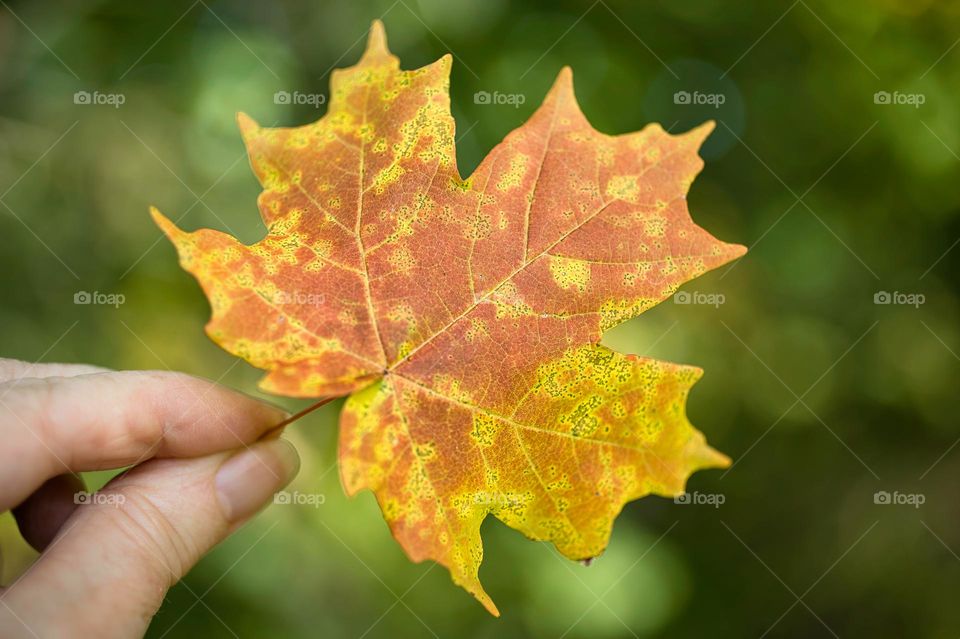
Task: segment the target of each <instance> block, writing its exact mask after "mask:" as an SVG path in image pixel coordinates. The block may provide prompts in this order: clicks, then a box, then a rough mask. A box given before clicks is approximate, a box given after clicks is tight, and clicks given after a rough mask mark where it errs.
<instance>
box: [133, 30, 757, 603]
mask: <svg viewBox="0 0 960 639" xmlns="http://www.w3.org/2000/svg"><path fill="white" fill-rule="evenodd" d="M450 67H451V57H450V56H449V55H447V56H444V57H443V58H441V59H440V60H438V61H437V62H435V63H433V64H431V65H428V66H426V67H423V68H421V69H416V70H412V71H404V70H401V69H400V67H399V61H398V59H397V58H396V57H395V56H394V55H392V54H391V53H390V52H389V51H388V49H387V45H386V38H385V35H384V30H383V26H382V24H381V23H380V22H375V23H374V24H373V26H372V28H371V32H370V37H369V41H368V44H367V48H366V51H365V53H364V54H363V57H362V58H361V60H360V62H359V63H358V64H357V65H355V66H353V67H350V68H347V69H341V70H337V71H335V72H334V73H333V76H332V79H331V100H330V107H329V111H328V113H327V114H326V115H325V116H324V117H323V118H321V119H320V120H319V121H318V122H315V123H313V124H309V125H306V126H301V127H295V128H271V129H267V128H261V127H259V126H258V125H257V124H256V123H254V122H253V120H251V119H250V118H249V117H247V116H245V115H242V114H241V115H240V116H239V118H238V120H239V125H240V129H241V132H242V134H243V137H244V140H245V142H246V145H247V148H248V152H249V156H250V161H251V164H252V166H253V169H254V171H255V173H256V175H257V177H258V178H259V180H260V182H261V183H262V185H263V189H264V190H263V192H262V193H261V195H260V198H259V208H260V211H261V214H262V217H263V220H264V222H265V224H266V225H267V227H268V229H269V231H268V233H267V236H266V237H265V238H264V239H263V240H261V241H259V242H257V243H255V244H253V245H250V246H247V245H244V244H242V243H240V242H238V241H237V240H236V239H235V238H233V237H232V236H230V235H227V234H224V233H220V232H217V231H213V230H208V229H203V230H199V231H196V232H193V233H188V232H184V231H181V230H180V229H178V228H177V227H176V226H175V225H174V224H173V223H172V222H170V221H169V220H168V219H167V218H166V217H164V216H163V215H162V214H160V213H159V212H158V211H156V210H155V209H154V210H152V214H153V216H154V218H155V220H156V221H157V223H158V224H159V225H160V227H161V228H162V229H163V230H164V232H165V233H166V234H167V235H168V236H169V237H170V239H171V240H172V241H173V243H174V244H175V245H176V247H177V250H178V252H179V257H180V262H181V264H182V266H183V267H184V268H185V269H186V270H188V271H190V272H191V273H192V274H193V275H194V276H195V277H196V278H197V280H198V281H199V283H200V285H201V286H202V288H203V290H204V292H205V293H206V295H207V297H208V298H209V300H210V305H211V308H212V317H211V319H210V322H209V323H208V324H207V327H206V328H207V332H208V334H209V335H210V337H211V338H212V339H213V340H214V341H215V342H217V343H218V344H219V345H220V346H222V347H223V348H224V349H226V350H227V351H229V352H231V353H233V354H235V355H238V356H240V357H242V358H244V359H246V360H247V361H248V362H250V363H251V364H253V365H254V366H257V367H259V368H262V369H265V370H266V371H268V373H267V375H266V376H265V377H264V378H263V380H262V381H261V387H262V388H263V389H264V390H266V391H269V392H272V393H277V394H281V395H287V396H295V397H329V396H342V395H347V394H351V395H350V397H349V399H348V400H347V402H346V404H345V406H344V409H343V411H342V414H341V417H340V443H339V459H340V473H341V479H342V482H343V485H344V487H345V489H346V492H347V493H348V494H350V495H353V494H355V493H357V492H358V491H360V490H362V489H370V490H372V491H373V492H374V493H375V495H376V498H377V500H378V502H379V504H380V507H381V509H382V511H383V515H384V517H385V519H386V520H387V522H388V523H389V525H390V528H391V530H392V532H393V535H394V537H395V538H396V539H397V541H399V543H400V544H401V546H402V547H403V549H404V550H405V551H406V553H407V554H408V555H409V556H410V558H411V559H413V560H414V561H422V560H424V559H432V560H435V561H437V562H439V563H440V564H442V565H444V566H446V567H447V568H448V569H449V571H450V574H451V576H452V578H453V581H454V582H456V583H457V584H459V585H461V586H462V587H464V588H465V589H466V590H467V591H469V592H470V593H472V594H473V595H474V596H475V597H476V598H477V599H478V600H479V601H480V602H481V603H482V604H483V605H484V606H486V608H487V609H488V610H489V611H490V612H491V613H493V614H499V613H498V612H497V608H496V607H495V606H494V604H493V602H492V601H491V599H490V597H489V596H488V595H487V594H486V592H484V590H483V588H482V586H481V585H480V581H479V579H478V570H479V566H480V563H481V560H482V556H483V547H482V544H481V539H480V525H481V523H482V522H483V520H484V518H485V517H486V516H487V515H488V514H493V515H494V516H496V517H497V518H498V519H500V520H501V521H503V522H504V523H506V524H507V525H509V526H511V527H513V528H515V529H517V530H519V531H521V532H522V533H524V534H525V535H527V536H528V537H530V538H531V539H534V540H547V541H550V542H552V543H553V544H554V545H555V546H556V548H557V549H558V550H559V551H560V552H561V553H563V554H564V555H565V556H567V557H569V558H570V559H574V560H583V559H588V558H592V557H595V556H597V555H599V554H600V553H601V552H602V551H603V550H604V548H605V547H606V545H607V542H608V540H609V537H610V532H611V528H612V525H613V520H614V519H615V518H616V516H617V515H618V514H619V512H620V510H621V509H622V508H623V506H624V504H625V503H626V502H628V501H631V500H634V499H637V498H639V497H642V496H645V495H649V494H657V495H663V496H676V495H679V494H681V493H682V492H683V490H684V486H685V483H686V480H687V478H688V477H689V475H690V474H691V473H692V472H694V471H695V470H697V469H702V468H709V467H722V466H725V465H727V464H728V463H729V460H728V459H727V458H726V457H725V456H723V455H722V454H720V453H718V452H716V451H715V450H713V449H712V448H710V447H709V446H708V445H707V444H706V442H705V439H704V437H703V435H702V434H701V433H700V432H699V431H697V430H695V429H694V428H693V427H692V426H691V424H690V423H689V421H688V420H687V418H686V414H685V404H686V397H687V393H688V391H689V389H690V387H691V386H692V385H693V383H694V382H695V381H696V380H697V379H698V378H699V376H700V374H701V371H700V370H699V369H697V368H694V367H690V366H681V365H677V364H671V363H666V362H659V361H655V360H652V359H647V358H642V357H637V356H633V355H622V354H620V353H617V352H614V351H612V350H610V349H608V348H606V347H604V346H601V345H599V341H600V338H601V335H602V333H603V331H604V330H605V329H607V328H609V327H611V326H613V325H615V324H617V323H619V322H622V321H623V320H625V319H628V318H630V317H633V316H635V315H637V314H639V313H641V312H643V311H644V310H646V309H648V308H650V307H651V306H653V305H655V304H657V303H658V302H660V301H662V300H663V299H665V298H667V297H668V296H670V295H672V294H673V292H674V291H675V290H676V289H677V287H678V286H679V285H680V284H682V283H683V282H686V281H688V280H690V279H691V278H693V277H696V276H697V275H699V274H701V273H703V272H705V271H706V270H709V269H711V268H715V267H717V266H719V265H721V264H723V263H725V262H728V261H729V260H731V259H733V258H735V257H737V256H739V255H741V254H742V253H743V252H744V250H745V249H744V248H743V247H741V246H737V245H731V244H725V243H723V242H720V241H719V240H717V239H715V238H714V237H712V236H711V235H710V234H708V233H707V232H706V231H704V230H703V229H701V228H700V227H698V226H697V225H695V224H694V223H693V221H692V220H691V219H690V215H689V212H688V210H687V203H686V193H687V190H688V189H689V187H690V184H691V182H692V180H693V178H694V176H695V175H696V174H697V173H698V172H699V171H700V169H701V168H702V166H703V162H702V161H701V159H700V158H699V156H698V155H697V151H698V149H699V147H700V145H701V143H702V142H703V140H704V138H705V137H706V136H707V135H708V134H709V132H710V131H711V129H712V124H707V125H704V126H701V127H699V128H697V129H694V130H692V131H690V132H688V133H685V134H682V135H670V134H668V133H666V132H665V131H664V130H663V129H662V128H661V127H660V126H658V125H655V124H652V125H650V126H647V127H646V128H644V129H643V130H642V131H639V132H637V133H630V134H626V135H618V136H608V135H604V134H602V133H599V132H598V131H596V130H594V129H593V127H592V126H591V125H590V124H589V122H588V121H587V120H586V118H585V116H584V115H583V114H582V113H581V111H580V109H579V107H578V106H577V103H576V99H575V98H574V94H573V83H572V74H571V71H570V70H569V68H565V69H563V70H562V71H561V72H560V75H559V77H558V78H557V81H556V83H555V84H554V86H553V88H552V89H551V90H550V92H549V94H548V95H547V97H546V98H545V100H544V102H543V105H542V106H541V107H540V108H539V109H538V110H537V111H536V113H535V114H534V115H533V116H532V117H531V118H530V120H529V121H528V122H527V123H526V124H524V125H523V126H521V127H520V128H518V129H516V130H515V131H513V132H512V133H510V134H509V135H508V136H507V137H506V139H505V140H504V141H503V142H502V143H501V144H499V145H498V146H497V147H496V148H495V149H493V151H491V153H490V154H489V155H488V156H487V157H486V158H485V159H484V160H483V162H482V163H481V164H480V166H479V167H478V168H477V169H476V171H474V173H473V175H471V176H470V177H468V178H462V177H461V176H460V174H459V172H458V170H457V165H456V154H455V148H454V121H453V118H452V116H451V114H450V99H449V90H448V89H449V73H450Z"/></svg>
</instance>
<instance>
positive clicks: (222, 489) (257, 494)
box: [215, 439, 300, 523]
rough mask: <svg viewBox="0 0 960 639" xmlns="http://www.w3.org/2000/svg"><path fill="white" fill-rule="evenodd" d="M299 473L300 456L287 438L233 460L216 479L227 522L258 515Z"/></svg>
mask: <svg viewBox="0 0 960 639" xmlns="http://www.w3.org/2000/svg"><path fill="white" fill-rule="evenodd" d="M299 470H300V456H299V455H297V451H296V449H295V448H294V447H293V444H291V443H290V442H288V441H287V440H285V439H272V440H269V441H264V442H261V443H258V444H255V445H253V446H250V447H249V448H248V449H246V450H243V451H241V452H239V453H237V454H236V455H234V456H233V457H231V458H229V459H228V460H227V461H225V462H224V463H223V465H222V466H220V470H218V471H217V477H216V480H215V484H216V487H217V497H218V499H219V500H220V507H221V508H222V509H223V514H224V516H225V517H226V518H227V521H229V522H231V523H233V522H238V521H242V520H244V519H246V518H247V517H250V516H251V515H253V514H254V513H256V512H257V511H258V510H260V509H261V508H263V507H264V506H265V505H267V503H269V502H270V499H271V498H272V497H273V495H274V493H276V492H277V491H278V490H280V489H281V488H283V487H284V486H286V485H287V484H289V483H290V481H291V480H292V479H293V478H294V477H295V476H296V474H297V471H299Z"/></svg>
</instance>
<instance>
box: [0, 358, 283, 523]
mask: <svg viewBox="0 0 960 639" xmlns="http://www.w3.org/2000/svg"><path fill="white" fill-rule="evenodd" d="M285 416H286V414H285V413H284V412H283V411H282V410H280V409H278V408H275V407H273V406H269V405H267V404H265V403H263V402H260V401H258V400H256V399H254V398H252V397H249V396H247V395H243V394H242V393H238V392H236V391H232V390H229V389H227V388H224V387H222V386H220V385H218V384H215V383H214V382H211V381H208V380H204V379H199V378H196V377H191V376H189V375H185V374H182V373H165V372H159V371H120V372H107V373H94V374H87V375H78V376H75V377H48V378H43V379H22V380H20V382H19V384H18V385H17V387H16V388H15V389H14V390H13V391H12V392H10V393H8V394H7V395H6V396H5V397H3V398H0V442H3V446H2V448H0V491H2V494H0V512H3V511H4V510H7V509H8V508H10V507H12V506H14V505H16V504H18V503H20V502H21V501H23V500H24V499H26V497H27V496H29V495H30V493H31V492H32V491H33V490H34V489H36V488H37V487H38V486H40V485H41V484H42V483H43V482H44V481H46V480H47V479H49V478H50V477H54V476H56V475H59V474H62V473H65V472H79V471H88V470H103V469H109V468H120V467H123V466H129V465H131V464H137V463H139V462H141V461H144V460H145V459H148V458H150V457H196V456H201V455H208V454H211V453H214V452H218V451H223V450H229V449H234V448H238V447H240V446H243V445H245V444H248V443H250V442H253V441H255V440H256V439H258V438H259V437H260V436H261V435H262V434H264V433H265V432H267V431H269V430H270V429H271V428H272V427H273V426H276V425H277V424H279V423H280V422H281V421H282V420H283V419H284V418H285Z"/></svg>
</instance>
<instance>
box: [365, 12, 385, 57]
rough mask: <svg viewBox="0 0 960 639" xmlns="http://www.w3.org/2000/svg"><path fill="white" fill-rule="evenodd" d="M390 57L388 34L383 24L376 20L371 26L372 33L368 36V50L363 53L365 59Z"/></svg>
mask: <svg viewBox="0 0 960 639" xmlns="http://www.w3.org/2000/svg"><path fill="white" fill-rule="evenodd" d="M389 55H390V49H388V48H387V32H386V29H384V27H383V22H381V21H380V20H374V21H373V22H372V23H371V24H370V32H369V34H368V36H367V48H366V50H365V51H364V52H363V57H364V58H380V57H384V56H389Z"/></svg>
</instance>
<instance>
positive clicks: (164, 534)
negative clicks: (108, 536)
mask: <svg viewBox="0 0 960 639" xmlns="http://www.w3.org/2000/svg"><path fill="white" fill-rule="evenodd" d="M101 492H103V493H106V494H111V493H112V494H115V495H119V496H122V498H121V499H122V501H121V503H119V504H118V505H115V506H108V505H104V506H96V508H98V509H100V511H101V514H104V515H106V516H107V517H108V518H109V519H110V522H109V523H110V524H112V525H113V526H114V527H115V530H118V531H120V533H121V534H122V535H123V537H124V538H125V540H126V541H127V542H128V544H129V546H130V548H131V549H132V551H133V552H135V553H136V554H138V555H139V556H140V558H142V559H143V560H144V561H145V562H147V564H148V565H151V566H153V567H154V569H153V570H151V573H152V574H153V575H155V576H156V578H157V579H158V581H159V582H160V585H161V587H163V588H169V587H170V586H172V585H173V584H175V583H176V582H177V581H179V580H180V579H181V578H182V577H183V576H184V575H185V574H186V573H187V571H188V570H189V569H190V567H191V566H192V565H193V563H194V561H195V559H196V558H197V557H199V556H200V550H199V549H198V548H197V546H196V544H195V543H194V541H193V540H192V539H191V538H190V537H189V536H188V535H185V534H183V533H182V532H181V531H180V530H179V529H178V528H177V527H176V526H175V525H174V524H173V522H171V521H170V519H169V518H168V517H167V515H166V514H165V512H164V509H163V507H162V505H161V504H160V503H158V501H157V500H156V498H155V497H154V496H153V495H151V494H150V493H149V492H148V491H146V490H144V489H142V488H140V487H139V486H135V485H128V486H125V487H124V488H123V489H121V490H116V491H111V490H110V489H106V490H104V491H101Z"/></svg>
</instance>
